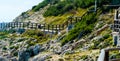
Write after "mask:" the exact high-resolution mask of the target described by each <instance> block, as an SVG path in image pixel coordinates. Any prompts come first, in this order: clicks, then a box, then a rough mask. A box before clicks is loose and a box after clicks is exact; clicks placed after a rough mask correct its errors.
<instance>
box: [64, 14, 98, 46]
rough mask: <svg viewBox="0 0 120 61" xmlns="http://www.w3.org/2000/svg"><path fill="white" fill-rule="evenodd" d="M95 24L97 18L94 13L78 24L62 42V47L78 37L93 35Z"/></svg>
mask: <svg viewBox="0 0 120 61" xmlns="http://www.w3.org/2000/svg"><path fill="white" fill-rule="evenodd" d="M95 22H96V16H95V14H94V13H89V14H88V15H86V16H84V17H83V19H82V20H81V21H80V22H78V23H77V24H75V27H74V28H73V29H72V30H70V32H69V33H68V35H67V36H66V37H65V38H64V39H63V40H62V45H64V44H65V43H67V42H69V41H72V40H73V39H75V38H77V37H78V36H81V37H83V36H85V35H87V34H89V33H91V32H92V29H93V27H94V25H95Z"/></svg>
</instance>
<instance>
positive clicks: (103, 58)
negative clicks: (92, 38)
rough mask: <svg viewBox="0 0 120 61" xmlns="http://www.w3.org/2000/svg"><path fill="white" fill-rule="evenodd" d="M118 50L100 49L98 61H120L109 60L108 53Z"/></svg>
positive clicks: (119, 60)
mask: <svg viewBox="0 0 120 61" xmlns="http://www.w3.org/2000/svg"><path fill="white" fill-rule="evenodd" d="M116 50H120V48H107V49H102V50H101V53H100V55H99V58H98V61H120V59H109V52H110V51H116Z"/></svg>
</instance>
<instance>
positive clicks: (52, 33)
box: [52, 25, 54, 34]
mask: <svg viewBox="0 0 120 61" xmlns="http://www.w3.org/2000/svg"><path fill="white" fill-rule="evenodd" d="M53 28H54V25H52V34H53Z"/></svg>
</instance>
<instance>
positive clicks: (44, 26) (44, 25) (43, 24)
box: [43, 24, 46, 33]
mask: <svg viewBox="0 0 120 61" xmlns="http://www.w3.org/2000/svg"><path fill="white" fill-rule="evenodd" d="M45 26H46V24H43V31H44V33H45Z"/></svg>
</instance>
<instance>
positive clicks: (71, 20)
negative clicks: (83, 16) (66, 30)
mask: <svg viewBox="0 0 120 61" xmlns="http://www.w3.org/2000/svg"><path fill="white" fill-rule="evenodd" d="M71 24H72V17H71V18H70V25H71ZM68 25H69V24H68Z"/></svg>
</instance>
